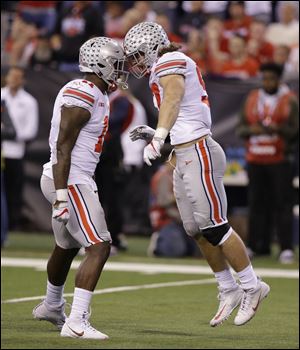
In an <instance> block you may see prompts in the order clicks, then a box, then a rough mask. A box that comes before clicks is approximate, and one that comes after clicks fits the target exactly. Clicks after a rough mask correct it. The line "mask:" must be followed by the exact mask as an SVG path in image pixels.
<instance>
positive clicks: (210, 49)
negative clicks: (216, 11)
mask: <svg viewBox="0 0 300 350" xmlns="http://www.w3.org/2000/svg"><path fill="white" fill-rule="evenodd" d="M204 31H205V38H206V43H205V46H206V51H207V54H208V57H209V59H208V61H210V60H216V61H220V62H221V61H224V60H226V59H227V58H228V57H229V55H228V39H227V38H225V36H224V23H223V21H222V20H221V19H219V18H217V17H211V18H210V19H209V20H208V21H207V23H206V25H205V29H204Z"/></svg>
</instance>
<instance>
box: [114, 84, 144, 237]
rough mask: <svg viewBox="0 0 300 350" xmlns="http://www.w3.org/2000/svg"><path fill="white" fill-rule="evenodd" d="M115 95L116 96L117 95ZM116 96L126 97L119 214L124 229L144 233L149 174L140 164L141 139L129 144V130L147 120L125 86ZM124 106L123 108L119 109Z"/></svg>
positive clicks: (142, 142) (122, 135)
mask: <svg viewBox="0 0 300 350" xmlns="http://www.w3.org/2000/svg"><path fill="white" fill-rule="evenodd" d="M118 95H119V96H118ZM116 97H117V98H123V99H126V100H127V104H128V107H127V112H126V113H127V118H126V119H125V123H123V127H122V134H121V145H122V150H123V168H124V189H123V198H122V203H123V215H124V231H125V232H129V233H138V234H141V233H142V234H143V233H148V231H149V230H150V220H149V213H148V204H149V185H150V176H149V175H148V169H146V166H145V165H144V160H143V149H144V147H145V142H144V141H140V140H139V141H138V143H137V144H136V145H133V144H132V141H131V140H130V137H129V132H130V131H131V130H132V129H133V128H134V127H136V126H138V125H141V124H147V115H146V111H145V108H144V106H143V105H142V104H141V103H140V101H139V100H137V99H136V98H135V97H134V96H133V95H132V94H131V93H130V92H129V91H128V90H127V91H119V92H118V94H117V96H116ZM125 111H126V109H124V110H123V113H124V112H125Z"/></svg>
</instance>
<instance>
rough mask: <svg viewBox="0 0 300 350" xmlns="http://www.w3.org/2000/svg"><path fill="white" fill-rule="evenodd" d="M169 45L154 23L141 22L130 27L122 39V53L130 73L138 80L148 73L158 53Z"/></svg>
mask: <svg viewBox="0 0 300 350" xmlns="http://www.w3.org/2000/svg"><path fill="white" fill-rule="evenodd" d="M169 44H170V42H169V39H168V36H167V34H166V33H165V31H164V29H163V28H162V27H161V26H160V25H159V24H157V23H154V22H141V23H139V24H137V25H135V26H134V27H132V28H131V29H130V30H129V31H128V33H127V34H126V36H125V39H124V51H125V54H126V58H127V61H128V63H129V65H130V72H131V73H132V74H133V75H134V76H135V77H136V78H138V79H140V78H142V77H143V76H145V75H146V74H147V73H149V72H150V69H151V68H152V66H153V64H154V63H155V61H156V60H157V58H158V51H159V49H160V48H162V47H164V46H168V45H169Z"/></svg>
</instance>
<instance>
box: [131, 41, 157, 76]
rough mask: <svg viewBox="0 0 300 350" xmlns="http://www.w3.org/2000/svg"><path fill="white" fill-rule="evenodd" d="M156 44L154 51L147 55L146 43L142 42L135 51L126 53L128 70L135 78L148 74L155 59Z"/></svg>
mask: <svg viewBox="0 0 300 350" xmlns="http://www.w3.org/2000/svg"><path fill="white" fill-rule="evenodd" d="M157 49H158V45H157V48H155V51H153V52H152V54H150V55H149V53H148V50H147V44H145V43H144V44H142V45H141V46H140V47H139V48H138V49H137V50H136V51H133V52H132V53H130V54H128V55H127V56H126V59H127V62H128V64H129V71H130V73H132V74H133V75H134V76H135V77H136V78H137V79H140V78H142V77H144V76H145V75H147V74H149V72H150V69H151V67H152V66H153V64H154V62H155V61H156V59H157V53H158V50H157Z"/></svg>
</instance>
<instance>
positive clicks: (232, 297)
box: [210, 286, 244, 327]
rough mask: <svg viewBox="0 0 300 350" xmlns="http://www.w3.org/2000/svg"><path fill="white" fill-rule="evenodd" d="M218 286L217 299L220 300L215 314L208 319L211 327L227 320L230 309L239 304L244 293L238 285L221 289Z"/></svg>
mask: <svg viewBox="0 0 300 350" xmlns="http://www.w3.org/2000/svg"><path fill="white" fill-rule="evenodd" d="M218 288H219V294H218V299H219V300H220V304H219V308H218V311H217V313H216V315H215V316H214V318H213V319H211V321H210V325H211V326H212V327H216V326H218V325H219V324H221V323H223V322H224V321H225V320H227V318H228V317H229V316H230V315H231V313H232V311H233V310H234V309H235V308H236V307H237V306H239V305H240V303H241V300H242V297H243V293H244V291H243V289H242V288H241V287H240V286H238V287H237V288H235V289H229V290H228V289H227V290H223V289H221V288H220V287H218Z"/></svg>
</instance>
